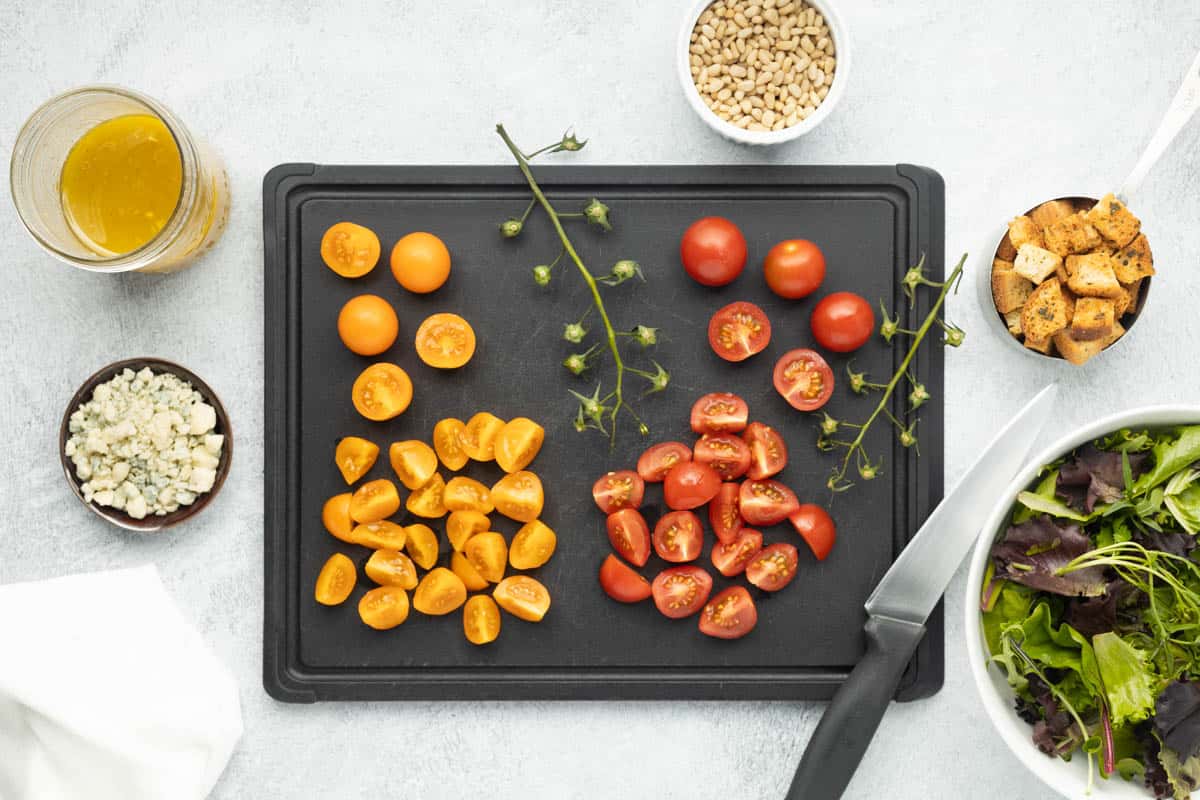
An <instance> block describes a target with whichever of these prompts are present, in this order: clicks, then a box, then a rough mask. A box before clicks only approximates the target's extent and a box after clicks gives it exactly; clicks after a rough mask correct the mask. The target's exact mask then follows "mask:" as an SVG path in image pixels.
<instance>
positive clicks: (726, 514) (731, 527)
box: [708, 483, 742, 552]
mask: <svg viewBox="0 0 1200 800" xmlns="http://www.w3.org/2000/svg"><path fill="white" fill-rule="evenodd" d="M739 488H741V487H739V486H738V485H737V484H736V483H722V484H721V490H720V491H719V492H717V496H716V497H714V498H713V499H712V500H711V501H709V503H708V522H709V524H710V525H712V529H713V533H715V534H716V535H717V540H718V541H721V542H732V541H733V540H734V539H736V538H737V535H738V531H740V530H741V529H742V515H741V514H740V513H739V512H738V489H739ZM713 552H716V551H715V550H714V551H713Z"/></svg>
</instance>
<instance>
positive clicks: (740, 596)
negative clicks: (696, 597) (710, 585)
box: [700, 586, 758, 639]
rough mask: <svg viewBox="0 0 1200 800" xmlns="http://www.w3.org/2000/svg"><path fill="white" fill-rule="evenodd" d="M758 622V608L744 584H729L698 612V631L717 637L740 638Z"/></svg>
mask: <svg viewBox="0 0 1200 800" xmlns="http://www.w3.org/2000/svg"><path fill="white" fill-rule="evenodd" d="M757 624H758V609H756V608H755V607H754V601H753V600H752V599H750V593H749V592H748V591H746V588H745V587H744V586H731V587H729V588H728V589H726V590H725V591H723V592H721V593H720V594H718V595H717V596H716V597H714V598H713V599H712V600H710V601H708V605H706V606H705V607H704V610H703V611H701V612H700V632H701V633H703V634H706V635H708V636H715V637H716V638H718V639H740V638H741V637H743V636H745V635H746V634H747V633H749V632H750V631H752V630H754V626H755V625H757Z"/></svg>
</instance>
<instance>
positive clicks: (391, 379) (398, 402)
mask: <svg viewBox="0 0 1200 800" xmlns="http://www.w3.org/2000/svg"><path fill="white" fill-rule="evenodd" d="M412 396H413V385H412V381H411V380H410V379H409V377H408V373H407V372H405V371H404V370H403V369H401V368H400V367H398V366H396V365H395V364H389V363H387V362H380V363H378V364H372V365H371V366H369V367H367V368H366V369H364V370H363V371H362V373H361V374H360V375H359V376H358V378H356V379H355V381H354V386H353V388H352V389H351V397H352V399H353V401H354V408H355V409H356V410H357V411H358V413H360V414H362V415H363V416H364V417H366V418H367V419H369V420H371V421H372V422H383V421H385V420H389V419H392V418H393V417H397V416H399V415H401V414H403V413H404V412H405V411H406V410H407V409H408V406H409V404H410V403H412Z"/></svg>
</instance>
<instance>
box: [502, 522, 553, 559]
mask: <svg viewBox="0 0 1200 800" xmlns="http://www.w3.org/2000/svg"><path fill="white" fill-rule="evenodd" d="M557 546H558V537H557V536H555V535H554V531H553V530H551V529H550V527H549V526H548V525H546V523H544V522H542V521H541V520H538V519H535V520H534V521H533V522H526V523H525V524H524V525H522V526H521V529H520V530H519V531H517V535H516V536H514V537H513V540H512V545H511V546H510V547H509V548H508V563H510V564H512V565H513V569H537V568H538V567H540V566H542V565H543V564H545V563H546V562H547V561H549V560H550V556H552V555H554V548H555V547H557Z"/></svg>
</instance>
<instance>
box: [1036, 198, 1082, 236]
mask: <svg viewBox="0 0 1200 800" xmlns="http://www.w3.org/2000/svg"><path fill="white" fill-rule="evenodd" d="M1074 213H1075V206H1073V205H1071V202H1070V201H1069V200H1047V201H1046V202H1045V203H1042V204H1041V205H1040V206H1038V207H1037V208H1035V209H1034V210H1033V211H1030V212H1029V218H1030V219H1031V220H1033V224H1034V225H1037V226H1038V229H1039V230H1040V229H1042V228H1045V227H1046V226H1047V225H1053V224H1054V223H1056V222H1058V221H1059V220H1060V219H1062V218H1063V217H1069V216H1071V215H1072V214H1074Z"/></svg>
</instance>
